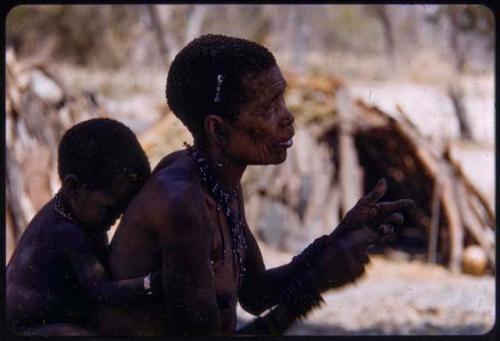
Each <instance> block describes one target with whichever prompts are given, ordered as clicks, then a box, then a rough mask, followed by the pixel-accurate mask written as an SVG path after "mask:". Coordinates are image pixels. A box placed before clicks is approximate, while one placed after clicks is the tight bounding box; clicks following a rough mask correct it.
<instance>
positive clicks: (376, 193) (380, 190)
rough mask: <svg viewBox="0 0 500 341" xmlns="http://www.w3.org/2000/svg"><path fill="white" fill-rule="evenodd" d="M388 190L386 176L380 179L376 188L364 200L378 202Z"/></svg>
mask: <svg viewBox="0 0 500 341" xmlns="http://www.w3.org/2000/svg"><path fill="white" fill-rule="evenodd" d="M386 191H387V182H386V181H385V179H384V178H382V179H380V180H379V181H378V182H377V184H376V185H375V188H374V189H372V191H371V192H370V193H368V194H367V195H365V196H364V197H363V199H364V201H365V202H367V203H376V202H377V201H378V200H379V199H380V198H382V197H383V196H384V194H385V192H386Z"/></svg>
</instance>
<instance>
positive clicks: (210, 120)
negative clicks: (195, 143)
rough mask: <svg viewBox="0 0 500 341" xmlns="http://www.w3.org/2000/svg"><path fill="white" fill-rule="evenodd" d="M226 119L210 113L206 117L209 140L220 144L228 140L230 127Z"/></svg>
mask: <svg viewBox="0 0 500 341" xmlns="http://www.w3.org/2000/svg"><path fill="white" fill-rule="evenodd" d="M226 124H227V123H226V121H225V120H224V119H223V118H222V117H220V116H217V115H208V116H207V117H205V133H206V134H207V138H208V140H211V141H214V142H215V143H217V144H218V145H224V144H226V142H227V135H228V129H227V126H226Z"/></svg>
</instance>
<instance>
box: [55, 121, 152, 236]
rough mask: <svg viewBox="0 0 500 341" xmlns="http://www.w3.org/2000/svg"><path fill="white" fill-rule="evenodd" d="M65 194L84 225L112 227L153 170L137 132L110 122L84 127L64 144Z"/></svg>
mask: <svg viewBox="0 0 500 341" xmlns="http://www.w3.org/2000/svg"><path fill="white" fill-rule="evenodd" d="M58 172H59V177H60V179H61V182H62V191H63V192H64V194H65V196H66V197H67V198H68V199H69V201H70V204H71V208H72V210H73V213H74V214H75V215H76V216H77V218H78V220H80V221H81V222H82V223H85V224H87V225H91V226H100V227H109V226H110V225H111V224H112V223H113V221H114V220H116V219H117V218H118V217H119V216H120V214H121V213H122V212H123V210H124V209H125V207H126V205H127V204H128V202H129V201H130V200H131V199H132V197H133V195H134V194H135V193H137V191H138V190H139V189H140V187H141V186H142V184H143V183H144V181H145V180H146V178H147V177H148V176H149V174H150V172H151V169H150V166H149V162H148V159H147V157H146V155H145V153H144V151H143V150H142V148H141V146H140V144H139V142H138V141H137V138H136V136H135V134H134V133H133V132H132V131H131V130H130V129H129V128H128V127H127V126H125V125H124V124H122V123H120V122H118V121H115V120H112V119H107V118H97V119H91V120H87V121H84V122H81V123H78V124H76V125H74V126H73V127H71V128H70V129H69V130H68V131H66V132H65V133H64V135H63V137H62V139H61V142H60V143H59V151H58Z"/></svg>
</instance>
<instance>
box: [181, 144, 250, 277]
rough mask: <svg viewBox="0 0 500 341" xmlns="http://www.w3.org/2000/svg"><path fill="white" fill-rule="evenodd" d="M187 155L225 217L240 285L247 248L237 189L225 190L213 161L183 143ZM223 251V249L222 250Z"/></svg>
mask: <svg viewBox="0 0 500 341" xmlns="http://www.w3.org/2000/svg"><path fill="white" fill-rule="evenodd" d="M185 146H186V149H187V150H188V152H189V155H191V157H192V158H193V160H194V161H195V162H196V163H197V165H198V168H199V170H200V173H201V180H202V182H203V184H204V186H205V187H206V188H207V189H208V190H209V191H210V194H211V195H212V197H213V198H214V199H215V202H216V203H217V210H218V211H220V210H221V209H222V212H223V213H224V215H225V216H226V217H227V221H228V223H229V227H230V232H231V242H232V246H233V258H234V260H235V263H237V264H238V268H239V271H238V272H236V273H237V276H238V286H241V283H242V280H243V277H244V276H245V272H246V268H245V264H244V260H243V254H244V252H245V250H246V248H247V243H246V239H245V235H244V234H243V215H242V213H241V212H242V210H241V206H240V203H239V200H238V191H237V190H236V189H234V190H232V191H231V192H230V193H227V192H225V191H224V190H223V189H222V187H221V186H220V185H219V183H218V182H217V180H216V179H215V177H214V176H213V175H212V174H213V172H212V171H211V169H213V166H212V165H211V164H212V163H213V162H212V161H211V160H210V158H209V157H208V156H206V155H205V154H204V153H202V152H200V151H197V150H195V149H194V148H193V147H191V146H189V145H188V144H187V143H185ZM233 199H236V201H237V203H238V212H237V214H235V213H234V212H233V210H232V209H231V206H230V202H231V200H233ZM224 252H225V250H224Z"/></svg>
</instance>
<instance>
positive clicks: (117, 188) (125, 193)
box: [91, 176, 139, 203]
mask: <svg viewBox="0 0 500 341" xmlns="http://www.w3.org/2000/svg"><path fill="white" fill-rule="evenodd" d="M110 181H111V187H110V188H109V189H108V190H95V191H92V193H91V196H92V198H91V200H93V201H95V202H96V203H114V202H117V201H122V200H125V199H128V197H129V196H130V195H131V194H133V192H134V191H135V189H136V188H137V186H139V185H138V184H137V183H135V182H133V181H131V180H130V179H129V178H127V177H124V176H118V177H115V178H113V179H110Z"/></svg>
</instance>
